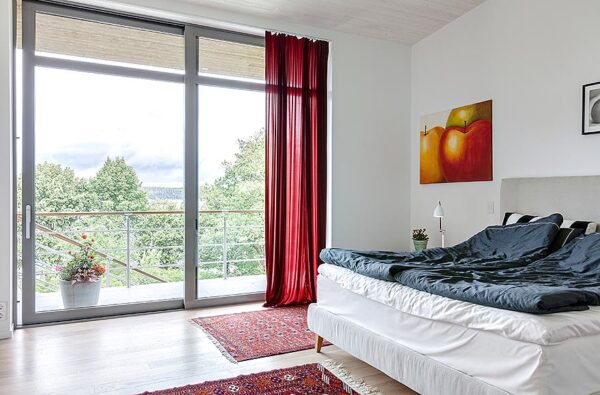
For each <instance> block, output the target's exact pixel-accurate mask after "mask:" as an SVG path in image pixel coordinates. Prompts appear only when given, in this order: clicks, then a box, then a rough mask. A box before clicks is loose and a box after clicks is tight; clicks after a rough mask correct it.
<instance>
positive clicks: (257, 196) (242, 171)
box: [200, 129, 265, 210]
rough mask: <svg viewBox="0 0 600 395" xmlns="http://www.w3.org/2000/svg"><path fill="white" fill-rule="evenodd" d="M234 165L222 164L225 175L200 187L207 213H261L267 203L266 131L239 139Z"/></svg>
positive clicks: (225, 162) (230, 163)
mask: <svg viewBox="0 0 600 395" xmlns="http://www.w3.org/2000/svg"><path fill="white" fill-rule="evenodd" d="M238 145H239V151H238V152H237V153H236V154H235V160H234V161H233V162H228V161H224V162H223V163H222V166H223V169H224V174H223V176H221V177H219V178H217V179H216V180H215V181H214V183H212V184H204V185H202V186H201V188H200V199H201V200H202V201H203V203H204V204H203V207H202V209H205V210H257V209H258V210H262V208H263V206H264V200H265V131H264V129H261V130H259V131H258V132H257V133H255V134H254V135H253V136H251V137H250V138H249V139H248V140H238Z"/></svg>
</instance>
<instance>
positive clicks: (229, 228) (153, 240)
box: [19, 210, 264, 292]
mask: <svg viewBox="0 0 600 395" xmlns="http://www.w3.org/2000/svg"><path fill="white" fill-rule="evenodd" d="M183 215H184V211H183V210H171V211H107V212H106V211H105V212H38V213H36V223H35V229H36V262H35V267H36V272H35V276H36V289H37V291H38V292H55V291H57V289H58V276H57V274H58V272H57V270H56V267H57V266H60V265H63V264H65V263H66V262H67V261H68V260H69V259H70V255H69V254H68V252H69V250H73V249H76V248H79V247H81V234H84V233H85V234H86V235H88V236H89V237H93V238H94V239H95V241H96V243H95V247H94V249H95V252H96V256H97V257H98V258H99V259H100V260H101V261H102V263H103V264H104V265H105V267H106V273H105V276H104V279H103V281H104V283H103V286H104V287H114V286H118V287H131V286H134V285H138V284H151V283H168V282H179V281H183V270H184V218H183ZM19 217H20V215H19ZM19 219H20V218H19ZM19 237H20V232H19ZM20 263H21V262H19V268H21V267H22V265H21V264H20ZM197 268H198V271H197V273H198V279H199V280H201V279H210V278H223V279H227V278H228V277H230V276H236V277H238V276H245V275H255V274H263V273H264V217H263V211H262V210H201V211H200V212H199V216H198V263H197Z"/></svg>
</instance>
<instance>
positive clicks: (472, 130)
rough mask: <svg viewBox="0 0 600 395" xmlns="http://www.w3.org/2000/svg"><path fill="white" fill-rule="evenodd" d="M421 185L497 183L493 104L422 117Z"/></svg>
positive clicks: (483, 103)
mask: <svg viewBox="0 0 600 395" xmlns="http://www.w3.org/2000/svg"><path fill="white" fill-rule="evenodd" d="M419 134H420V183H421V184H438V183H447V182H471V181H492V180H493V158H492V101H491V100H486V101H482V102H479V103H472V104H467V105H466V106H461V107H455V108H452V109H450V110H447V111H440V112H437V113H433V114H428V115H424V116H422V117H421V125H420V131H419Z"/></svg>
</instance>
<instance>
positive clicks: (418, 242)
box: [413, 239, 429, 251]
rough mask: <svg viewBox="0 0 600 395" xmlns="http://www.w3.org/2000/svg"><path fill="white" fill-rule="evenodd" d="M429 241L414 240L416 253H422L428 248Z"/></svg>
mask: <svg viewBox="0 0 600 395" xmlns="http://www.w3.org/2000/svg"><path fill="white" fill-rule="evenodd" d="M428 241H429V240H415V239H413V243H414V245H415V251H422V250H424V249H426V248H427V242H428Z"/></svg>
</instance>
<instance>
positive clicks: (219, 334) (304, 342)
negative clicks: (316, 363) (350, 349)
mask: <svg viewBox="0 0 600 395" xmlns="http://www.w3.org/2000/svg"><path fill="white" fill-rule="evenodd" d="M307 308H308V307H307V306H294V307H278V308H273V309H267V310H259V311H249V312H244V313H236V314H225V315H217V316H213V317H200V318H194V319H193V320H192V321H193V322H194V323H196V324H198V325H199V326H200V327H201V328H202V329H203V330H204V331H205V332H206V333H207V334H208V335H209V336H210V337H211V338H212V339H211V340H212V341H213V343H215V345H216V346H217V347H219V349H220V350H221V352H222V353H223V355H225V356H226V357H227V358H228V359H229V360H230V361H232V362H241V361H247V360H249V359H256V358H262V357H268V356H271V355H279V354H285V353H289V352H294V351H301V350H308V349H309V348H312V347H314V345H315V335H314V334H313V333H312V332H311V331H310V330H309V329H308V326H307V324H306V310H307ZM327 344H329V343H324V345H327Z"/></svg>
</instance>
